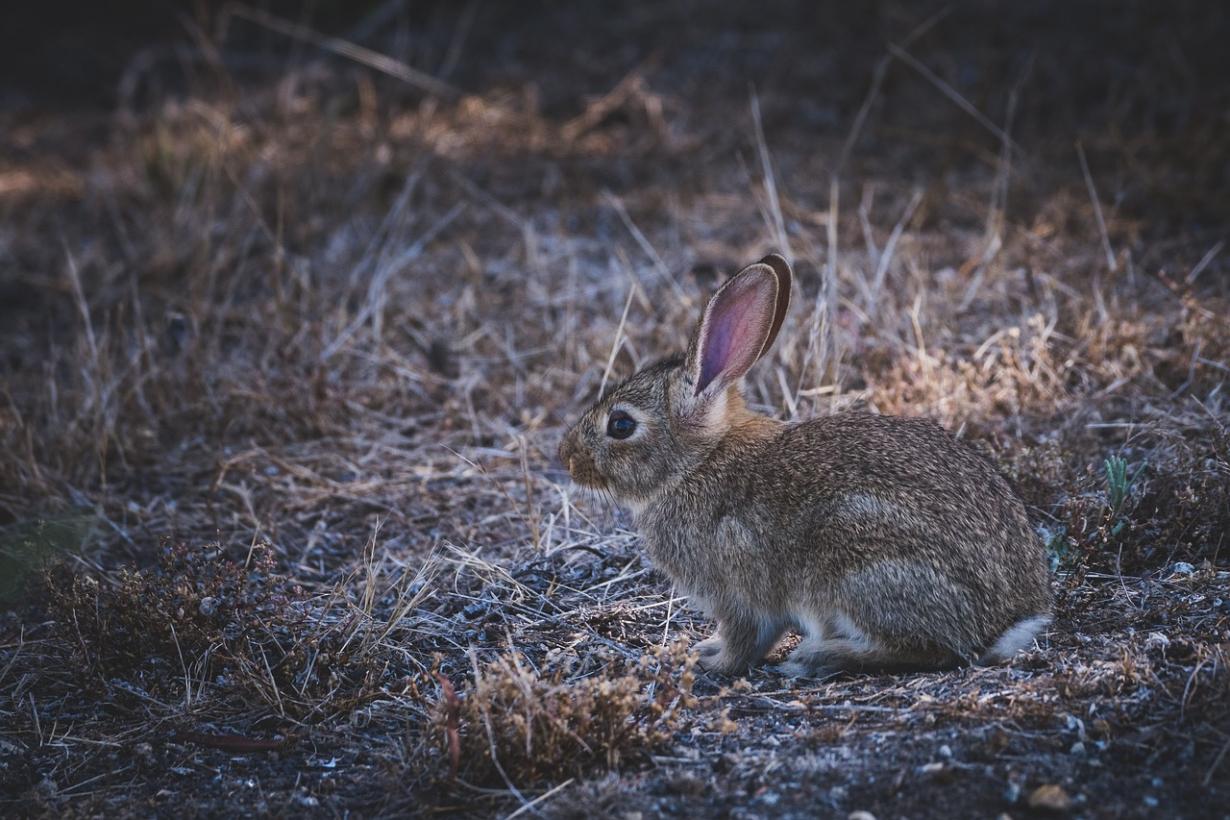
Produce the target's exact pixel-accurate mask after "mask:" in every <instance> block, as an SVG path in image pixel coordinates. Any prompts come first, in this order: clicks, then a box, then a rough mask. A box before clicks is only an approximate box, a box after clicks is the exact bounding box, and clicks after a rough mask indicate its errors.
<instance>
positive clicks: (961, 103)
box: [888, 43, 1024, 153]
mask: <svg viewBox="0 0 1230 820" xmlns="http://www.w3.org/2000/svg"><path fill="white" fill-rule="evenodd" d="M888 50H889V51H890V52H892V55H893V56H894V57H896V58H897V59H898V60H901V62H903V63H905V64H906V65H908V66H909V67H910V68H912V69H914V70H915V71H917V72H918V73H919V74H921V75H922V76H923V77H925V78H926V80H927V81H928V82H929V83H931V84H932V85H934V86H935V87H936V88H938V89H939V90H940V92H941V93H942V94H943V95H944V96H945V97H947V98H948V99H950V100H952V101H953V102H954V103H956V105H957V107H958V108H960V109H961V110H962V111H964V112H965V113H966V114H969V115H970V116H971V117H973V118H974V119H975V120H976V121H977V122H978V124H979V125H981V126H982V127H983V128H985V129H987V130H988V131H990V132H991V133H992V134H994V135H995V136H996V137H998V138H999V139H1000V140H1001V141H1002V142H1004V143H1007V144H1008V145H1010V146H1012V149H1013V150H1014V151H1020V150H1021V147H1020V146H1019V145H1017V144H1016V143H1015V142H1013V141H1012V137H1010V136H1008V134H1007V133H1005V132H1004V129H1002V128H1000V127H999V126H998V125H996V124H995V123H993V122H991V120H990V119H989V118H988V117H987V116H986V115H985V114H983V113H982V112H981V111H979V110H978V109H977V108H975V107H974V104H973V103H971V102H970V101H969V100H967V99H965V97H963V96H961V92H959V91H957V90H956V89H955V88H953V87H952V86H951V85H949V84H948V83H946V82H945V81H944V80H943V79H942V78H941V77H940V76H939V75H937V74H936V73H935V72H934V71H932V70H931V69H929V68H927V67H926V66H925V65H923V63H922V62H920V61H919V59H918V58H917V57H915V56H914V55H913V54H910V53H909V52H908V51H906V50H905V49H904V48H902V47H901V46H899V45H896V44H895V43H889V44H888ZM1022 153H1024V152H1022Z"/></svg>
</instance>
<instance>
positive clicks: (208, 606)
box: [197, 596, 218, 618]
mask: <svg viewBox="0 0 1230 820" xmlns="http://www.w3.org/2000/svg"><path fill="white" fill-rule="evenodd" d="M197 609H198V610H200V613H201V614H202V615H204V616H205V617H206V618H208V617H210V616H212V615H213V614H214V613H215V612H217V611H218V599H217V598H214V597H212V596H210V597H208V598H202V599H201V603H200V605H199V606H198V607H197Z"/></svg>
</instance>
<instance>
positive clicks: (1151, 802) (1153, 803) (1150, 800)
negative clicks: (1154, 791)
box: [1142, 794, 1161, 809]
mask: <svg viewBox="0 0 1230 820" xmlns="http://www.w3.org/2000/svg"><path fill="white" fill-rule="evenodd" d="M1142 800H1143V801H1144V804H1145V805H1146V806H1148V807H1149V808H1151V809H1156V808H1157V807H1158V804H1159V803H1160V802H1161V801H1160V800H1158V799H1157V798H1156V797H1154V796H1153V795H1151V794H1146V795H1145V796H1144V797H1143V798H1142Z"/></svg>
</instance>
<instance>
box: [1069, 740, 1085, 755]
mask: <svg viewBox="0 0 1230 820" xmlns="http://www.w3.org/2000/svg"><path fill="white" fill-rule="evenodd" d="M1068 754H1070V755H1076V756H1077V757H1084V756H1085V744H1084V743H1081V742H1080V741H1079V740H1078V741H1076V742H1075V743H1073V744H1072V748H1071V749H1069V750H1068Z"/></svg>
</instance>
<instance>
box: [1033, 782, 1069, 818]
mask: <svg viewBox="0 0 1230 820" xmlns="http://www.w3.org/2000/svg"><path fill="white" fill-rule="evenodd" d="M1029 807H1030V808H1031V809H1046V810H1047V811H1068V810H1070V809H1071V808H1072V798H1071V796H1069V794H1068V793H1067V792H1066V791H1064V790H1063V786H1058V785H1056V784H1054V783H1047V784H1046V785H1044V786H1039V787H1038V788H1036V789H1034V790H1033V791H1032V792H1031V793H1030V795H1029Z"/></svg>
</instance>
